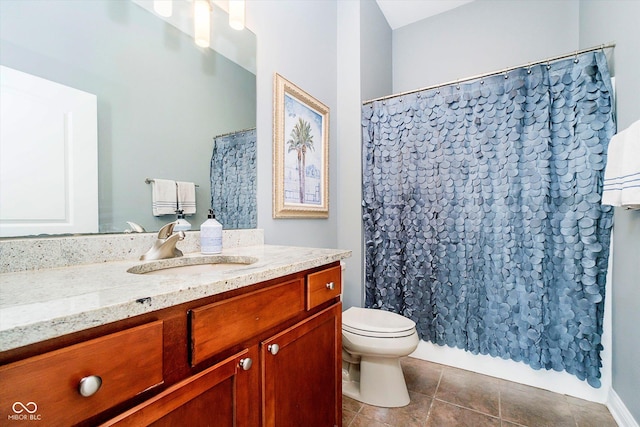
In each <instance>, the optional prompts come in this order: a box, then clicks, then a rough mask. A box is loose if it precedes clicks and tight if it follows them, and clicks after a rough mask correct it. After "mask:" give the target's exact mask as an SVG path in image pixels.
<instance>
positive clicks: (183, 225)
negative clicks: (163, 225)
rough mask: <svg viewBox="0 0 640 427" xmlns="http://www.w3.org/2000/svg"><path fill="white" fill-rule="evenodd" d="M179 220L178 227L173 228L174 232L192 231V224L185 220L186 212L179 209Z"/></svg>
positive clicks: (177, 221)
mask: <svg viewBox="0 0 640 427" xmlns="http://www.w3.org/2000/svg"><path fill="white" fill-rule="evenodd" d="M177 212H178V219H177V220H176V225H175V226H174V227H173V231H188V230H191V224H190V223H189V221H187V220H186V219H185V218H184V211H183V210H182V209H178V211H177Z"/></svg>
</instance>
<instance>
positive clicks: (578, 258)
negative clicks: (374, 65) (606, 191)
mask: <svg viewBox="0 0 640 427" xmlns="http://www.w3.org/2000/svg"><path fill="white" fill-rule="evenodd" d="M612 93H613V92H612V88H611V82H610V76H609V71H608V68H607V64H606V58H605V56H604V54H603V53H601V52H592V53H588V54H583V55H580V56H578V57H576V58H575V59H573V58H571V59H567V60H563V61H558V62H555V63H551V64H542V65H537V66H533V67H529V68H523V69H518V70H513V71H510V72H509V73H508V74H506V75H496V76H492V77H488V78H485V79H484V80H477V81H474V82H471V83H467V84H459V85H451V86H446V87H441V88H439V89H433V90H427V91H423V92H418V93H412V94H409V95H404V96H398V97H395V98H392V99H387V100H385V101H375V102H373V103H371V104H367V105H365V106H364V107H363V171H364V172H363V221H364V235H365V245H366V251H365V257H366V285H365V287H366V304H365V305H366V306H367V307H373V308H380V309H384V310H389V311H393V312H397V313H401V314H403V315H405V316H407V317H409V318H411V319H413V320H414V321H415V322H416V324H417V330H418V333H419V335H420V337H421V338H422V339H424V340H428V341H431V342H433V343H436V344H440V345H448V346H451V347H458V348H461V349H465V350H467V351H470V352H472V353H474V354H478V353H481V354H490V355H492V356H497V357H501V358H504V359H512V360H515V361H523V362H525V363H527V364H529V365H530V366H531V367H533V368H534V369H540V368H545V369H554V370H557V371H561V370H565V371H567V372H569V373H571V374H574V375H576V376H577V377H578V378H580V379H582V380H584V379H586V380H587V381H588V382H589V384H591V385H592V386H594V387H599V386H600V380H599V378H600V366H601V361H600V354H599V352H600V350H601V349H602V345H601V343H600V338H601V334H602V319H603V311H604V292H605V277H606V271H607V262H608V253H609V237H610V230H611V226H612V214H613V212H612V210H611V207H609V206H602V205H601V204H600V199H601V195H602V184H603V175H604V165H605V161H606V151H607V150H606V149H607V144H608V142H609V140H610V138H611V136H612V135H613V134H614V132H615V124H614V121H613V116H612V115H613V113H612Z"/></svg>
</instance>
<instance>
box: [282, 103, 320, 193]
mask: <svg viewBox="0 0 640 427" xmlns="http://www.w3.org/2000/svg"><path fill="white" fill-rule="evenodd" d="M284 111H285V117H284V135H285V141H284V142H285V150H284V171H285V172H284V201H285V203H289V204H299V205H320V204H321V203H322V191H324V188H323V186H322V177H321V176H319V174H318V171H322V170H324V169H323V163H322V162H323V158H322V153H323V150H322V144H323V139H322V138H323V134H322V131H323V117H322V115H320V114H319V113H318V112H317V111H315V110H314V109H313V108H311V107H309V106H308V105H306V104H305V103H303V102H300V100H298V99H296V98H295V97H292V96H289V95H288V94H285V97H284Z"/></svg>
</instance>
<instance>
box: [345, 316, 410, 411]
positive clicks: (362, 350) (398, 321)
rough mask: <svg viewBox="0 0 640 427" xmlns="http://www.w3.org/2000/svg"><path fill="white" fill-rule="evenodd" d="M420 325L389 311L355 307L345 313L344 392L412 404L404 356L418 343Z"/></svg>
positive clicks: (385, 403)
mask: <svg viewBox="0 0 640 427" xmlns="http://www.w3.org/2000/svg"><path fill="white" fill-rule="evenodd" d="M418 342H419V338H418V333H417V332H416V324H415V322H414V321H413V320H411V319H407V318H406V317H404V316H401V315H399V314H396V313H391V312H389V311H384V310H378V309H372V308H360V307H351V308H349V309H348V310H345V311H344V312H343V313H342V394H343V395H345V396H348V397H350V398H352V399H355V400H357V401H360V402H363V403H366V404H368V405H374V406H381V407H385V408H396V407H400V406H406V405H408V404H409V402H410V399H409V392H408V391H407V385H406V383H405V381H404V375H403V374H402V367H401V366H400V358H401V357H404V356H408V355H409V354H411V353H412V352H413V351H414V350H415V349H416V347H417V346H418Z"/></svg>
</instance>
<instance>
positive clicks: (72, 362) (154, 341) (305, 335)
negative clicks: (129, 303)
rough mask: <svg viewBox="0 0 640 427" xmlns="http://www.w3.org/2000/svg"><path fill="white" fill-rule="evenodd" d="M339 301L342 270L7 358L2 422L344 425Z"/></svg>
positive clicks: (0, 377) (291, 278) (3, 360)
mask: <svg viewBox="0 0 640 427" xmlns="http://www.w3.org/2000/svg"><path fill="white" fill-rule="evenodd" d="M340 293H341V269H340V265H339V262H334V263H332V264H329V265H326V266H322V267H317V268H314V269H311V270H307V271H302V272H299V273H295V274H290V275H287V276H285V277H282V278H279V279H273V280H269V281H267V282H262V283H258V284H255V285H251V286H247V287H245V288H241V289H238V290H234V291H229V292H226V293H223V294H218V295H214V296H210V297H205V298H201V299H199V300H196V301H192V302H189V303H186V304H182V305H180V306H174V307H170V308H167V309H162V310H159V311H156V312H151V313H148V314H145V315H141V316H136V317H133V318H130V319H123V320H121V321H119V322H116V323H114V324H108V325H103V326H102V327H98V328H94V329H92V330H88V331H83V332H82V333H77V334H74V335H73V336H63V337H60V338H56V339H54V340H50V342H46V343H43V344H34V345H32V346H27V347H24V348H22V349H17V350H14V351H11V352H10V354H2V353H0V364H2V365H1V366H0V384H2V387H0V411H1V412H0V416H2V417H3V418H4V417H7V414H8V415H10V416H15V417H14V418H10V420H11V425H21V424H22V425H33V424H32V421H33V420H34V419H36V418H33V419H29V416H34V417H35V416H37V417H38V418H37V419H38V420H39V421H40V422H41V424H43V425H48V426H56V425H60V426H69V425H92V426H93V425H103V426H136V427H138V426H145V425H153V426H176V425H188V426H208V425H211V426H238V427H243V426H246V427H254V426H256V427H257V426H293V425H300V426H305V427H306V426H319V427H326V426H339V425H341V418H342V405H341V402H342V393H341V355H342V350H341V336H342V334H341V303H340V299H339V297H340ZM5 353H7V352H5ZM94 377H99V379H100V380H101V385H100V386H99V387H94V388H96V390H90V391H91V392H92V393H89V394H90V395H88V396H86V397H83V396H82V395H81V394H80V392H79V390H80V389H81V388H82V386H81V385H80V383H81V382H82V381H83V379H85V378H90V380H87V381H90V383H89V386H91V385H94V386H95V380H96V378H94ZM91 381H94V382H91ZM89 388H91V387H89ZM16 402H19V405H18V406H15V404H16ZM33 406H37V410H36V411H33V412H32V413H31V411H32V410H33V409H34V408H33ZM16 408H17V411H16ZM20 414H23V417H24V418H21V417H20ZM5 419H6V418H5Z"/></svg>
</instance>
